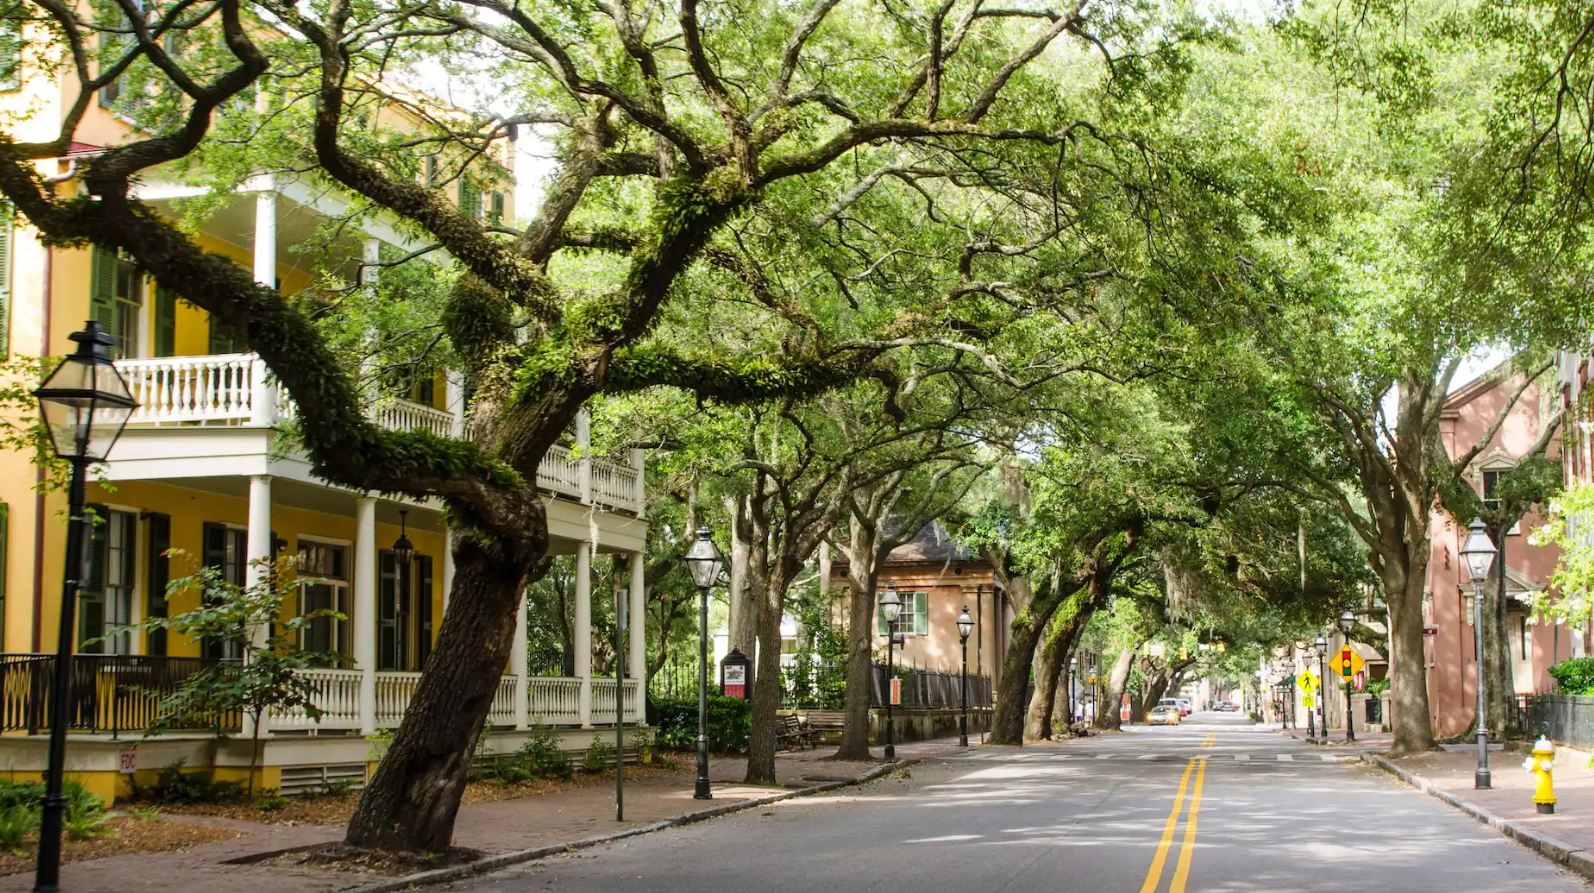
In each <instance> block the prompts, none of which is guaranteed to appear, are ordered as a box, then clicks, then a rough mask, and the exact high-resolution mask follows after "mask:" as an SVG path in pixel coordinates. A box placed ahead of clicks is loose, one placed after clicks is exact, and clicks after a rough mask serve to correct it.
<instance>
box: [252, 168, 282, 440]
mask: <svg viewBox="0 0 1594 893" xmlns="http://www.w3.org/2000/svg"><path fill="white" fill-rule="evenodd" d="M270 185H271V183H270V180H269V179H268V180H267V187H268V188H267V189H265V190H263V191H261V192H257V193H255V252H254V273H255V281H256V282H258V283H260V284H261V285H264V286H267V287H268V288H275V287H276V284H277V193H275V192H273V191H271V189H270V188H269V187H270ZM267 378H268V376H267V370H266V363H265V361H264V360H261V359H260V358H258V357H257V358H255V361H254V363H253V365H252V366H251V367H250V370H249V383H250V389H249V421H250V423H251V424H254V425H261V426H270V425H275V424H276V423H277V386H276V385H275V384H273V383H271V382H269V381H268V380H267Z"/></svg>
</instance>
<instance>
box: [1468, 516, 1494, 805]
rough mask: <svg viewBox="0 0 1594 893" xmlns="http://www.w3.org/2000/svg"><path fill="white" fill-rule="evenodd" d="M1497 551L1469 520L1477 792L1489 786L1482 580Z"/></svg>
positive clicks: (1474, 782) (1474, 779)
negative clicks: (1476, 720) (1476, 708)
mask: <svg viewBox="0 0 1594 893" xmlns="http://www.w3.org/2000/svg"><path fill="white" fill-rule="evenodd" d="M1497 552H1498V550H1497V549H1495V547H1494V541H1493V540H1491V539H1489V532H1488V531H1487V530H1486V529H1484V526H1483V521H1482V520H1481V519H1478V518H1473V519H1472V525H1471V526H1470V527H1468V528H1467V540H1466V542H1465V543H1463V544H1462V545H1461V560H1462V561H1464V562H1465V563H1466V565H1467V573H1468V574H1470V575H1471V576H1472V607H1473V620H1472V632H1473V652H1472V663H1473V665H1474V666H1475V667H1476V668H1477V673H1478V768H1477V770H1476V771H1475V772H1474V773H1473V775H1472V786H1473V787H1474V788H1476V789H1478V790H1480V791H1485V790H1488V789H1489V787H1490V783H1489V782H1490V779H1489V732H1488V730H1487V729H1485V728H1484V725H1485V723H1484V719H1485V718H1486V717H1487V716H1488V714H1487V713H1486V712H1485V710H1484V697H1483V581H1484V580H1485V579H1487V578H1488V576H1489V569H1490V568H1491V567H1493V566H1494V556H1495V555H1496V554H1497Z"/></svg>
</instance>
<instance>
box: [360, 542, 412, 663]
mask: <svg viewBox="0 0 1594 893" xmlns="http://www.w3.org/2000/svg"><path fill="white" fill-rule="evenodd" d="M376 566H377V575H378V576H377V580H378V585H377V589H376V615H377V616H376V668H377V669H378V670H402V669H403V667H401V666H399V631H398V617H399V606H398V562H397V561H395V560H394V558H393V550H391V549H383V550H382V551H380V552H378V553H377V557H376ZM366 622H369V621H366Z"/></svg>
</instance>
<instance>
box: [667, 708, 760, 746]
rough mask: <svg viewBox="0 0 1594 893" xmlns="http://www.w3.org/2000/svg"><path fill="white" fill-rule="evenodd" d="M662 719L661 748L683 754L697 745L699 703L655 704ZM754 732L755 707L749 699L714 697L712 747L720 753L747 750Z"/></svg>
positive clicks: (710, 719) (710, 727)
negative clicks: (680, 751) (683, 750)
mask: <svg viewBox="0 0 1594 893" xmlns="http://www.w3.org/2000/svg"><path fill="white" fill-rule="evenodd" d="M653 706H654V708H655V710H656V711H657V713H658V718H659V732H658V743H659V746H660V747H664V748H669V749H672V750H682V749H685V748H689V747H695V746H696V745H697V699H696V698H672V699H668V700H660V701H655V702H654V703H653ZM752 731H753V705H752V704H751V703H750V702H749V701H747V699H745V698H727V697H723V696H721V695H710V696H709V699H708V746H709V749H710V750H712V751H715V752H716V753H739V752H741V751H743V750H746V749H747V742H748V740H749V739H750V738H751V737H752Z"/></svg>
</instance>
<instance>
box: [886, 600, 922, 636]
mask: <svg viewBox="0 0 1594 893" xmlns="http://www.w3.org/2000/svg"><path fill="white" fill-rule="evenodd" d="M897 596H898V597H899V598H901V599H902V611H901V612H900V613H899V614H898V616H897V632H900V633H905V634H907V635H910V636H925V635H929V633H930V594H929V593H928V592H901V593H898V594H897ZM885 634H886V615H885V612H884V611H882V610H881V609H880V605H879V602H878V600H877V601H876V603H875V635H877V636H883V635H885Z"/></svg>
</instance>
